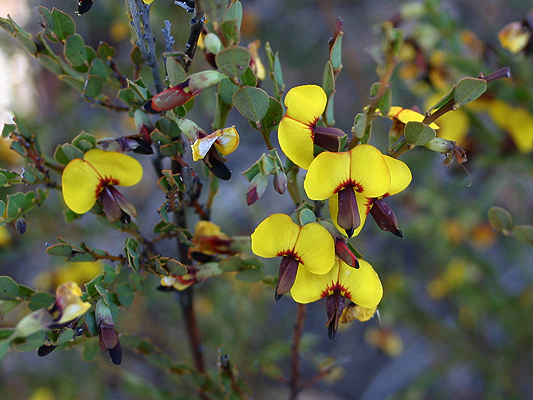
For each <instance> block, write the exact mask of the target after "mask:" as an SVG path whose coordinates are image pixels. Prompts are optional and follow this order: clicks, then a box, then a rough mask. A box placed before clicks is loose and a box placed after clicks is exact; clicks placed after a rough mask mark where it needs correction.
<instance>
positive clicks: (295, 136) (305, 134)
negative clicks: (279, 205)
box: [278, 85, 328, 169]
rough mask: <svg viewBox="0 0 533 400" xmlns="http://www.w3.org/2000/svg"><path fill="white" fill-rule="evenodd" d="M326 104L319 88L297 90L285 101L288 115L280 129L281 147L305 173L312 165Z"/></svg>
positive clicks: (290, 92) (306, 86)
mask: <svg viewBox="0 0 533 400" xmlns="http://www.w3.org/2000/svg"><path fill="white" fill-rule="evenodd" d="M327 101H328V100H327V96H326V93H325V92H324V90H323V89H322V88H321V87H320V86H317V85H304V86H297V87H295V88H292V89H291V90H289V92H288V93H287V96H286V97H285V106H286V107H287V112H286V113H285V116H284V117H283V119H282V120H281V123H280V125H279V128H278V140H279V144H280V147H281V149H282V150H283V152H284V153H285V154H286V155H287V157H289V159H290V160H291V161H293V162H294V163H295V164H297V165H299V166H300V167H302V168H304V169H307V167H308V166H309V164H310V163H311V161H313V149H314V127H315V125H316V123H317V121H318V119H319V118H320V116H321V115H322V113H323V112H324V109H325V108H326V104H327Z"/></svg>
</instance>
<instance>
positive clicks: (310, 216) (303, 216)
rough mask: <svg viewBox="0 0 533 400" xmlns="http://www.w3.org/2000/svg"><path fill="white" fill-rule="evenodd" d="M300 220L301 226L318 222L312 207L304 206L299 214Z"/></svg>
mask: <svg viewBox="0 0 533 400" xmlns="http://www.w3.org/2000/svg"><path fill="white" fill-rule="evenodd" d="M298 220H299V221H300V225H301V226H304V225H307V224H312V223H315V222H316V215H315V213H314V212H313V211H311V210H310V209H308V208H304V209H302V211H300V213H299V214H298Z"/></svg>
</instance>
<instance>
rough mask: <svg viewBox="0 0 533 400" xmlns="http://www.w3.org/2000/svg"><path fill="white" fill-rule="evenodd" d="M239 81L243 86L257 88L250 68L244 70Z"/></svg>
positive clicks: (255, 78)
mask: <svg viewBox="0 0 533 400" xmlns="http://www.w3.org/2000/svg"><path fill="white" fill-rule="evenodd" d="M241 81H242V83H243V85H245V86H257V77H256V76H255V74H254V71H252V68H250V67H249V66H248V68H246V71H244V74H242V76H241Z"/></svg>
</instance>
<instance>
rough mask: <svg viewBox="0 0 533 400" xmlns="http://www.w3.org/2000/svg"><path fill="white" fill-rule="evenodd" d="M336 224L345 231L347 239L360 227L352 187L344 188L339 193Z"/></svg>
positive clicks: (359, 218)
mask: <svg viewBox="0 0 533 400" xmlns="http://www.w3.org/2000/svg"><path fill="white" fill-rule="evenodd" d="M337 224H339V226H340V227H341V228H342V229H344V230H345V231H346V234H347V235H348V237H351V236H352V235H353V232H354V230H355V229H357V228H358V227H359V225H361V217H360V215H359V209H358V208H357V198H356V197H355V192H354V189H353V187H346V188H344V189H343V190H341V191H340V192H339V213H338V215H337Z"/></svg>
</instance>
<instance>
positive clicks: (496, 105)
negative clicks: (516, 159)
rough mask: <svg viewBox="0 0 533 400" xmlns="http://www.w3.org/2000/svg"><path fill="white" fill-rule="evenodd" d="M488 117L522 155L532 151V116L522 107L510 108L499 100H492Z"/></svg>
mask: <svg viewBox="0 0 533 400" xmlns="http://www.w3.org/2000/svg"><path fill="white" fill-rule="evenodd" d="M489 115H490V117H491V118H492V120H493V121H494V123H495V124H496V125H497V126H499V127H500V128H502V129H503V130H505V131H506V132H507V133H508V134H509V136H511V139H513V142H514V143H515V145H516V147H517V148H518V150H519V151H520V152H522V153H524V154H528V153H531V151H532V150H533V115H531V113H530V112H529V111H528V110H526V109H525V108H522V107H512V106H510V105H509V104H507V103H505V102H504V101H501V100H493V101H491V103H490V106H489Z"/></svg>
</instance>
